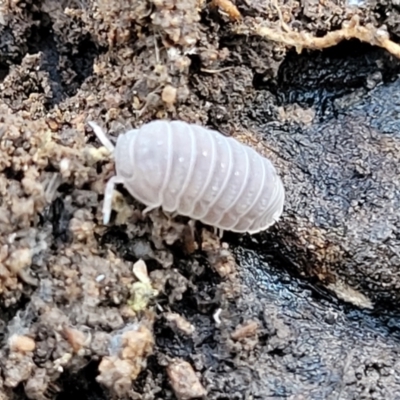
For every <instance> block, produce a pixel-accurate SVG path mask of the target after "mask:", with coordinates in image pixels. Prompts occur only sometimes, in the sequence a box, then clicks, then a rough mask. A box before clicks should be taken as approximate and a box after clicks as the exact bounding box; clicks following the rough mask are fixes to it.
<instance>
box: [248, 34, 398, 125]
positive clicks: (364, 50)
mask: <svg viewBox="0 0 400 400" xmlns="http://www.w3.org/2000/svg"><path fill="white" fill-rule="evenodd" d="M399 72H400V66H399V64H398V62H396V60H394V59H393V58H392V57H391V56H390V55H388V54H387V52H385V51H384V50H382V49H379V48H376V47H371V46H370V45H368V44H364V43H360V42H359V41H357V40H350V41H345V42H342V43H340V44H339V45H337V46H335V47H332V48H329V49H327V50H324V51H315V52H304V53H302V54H300V55H299V54H297V53H296V52H295V51H291V52H289V53H288V55H287V56H286V58H285V60H284V62H283V63H282V65H281V66H280V69H279V73H278V76H277V78H276V79H275V80H273V81H272V80H265V79H264V76H263V75H261V74H255V75H254V81H253V84H254V87H255V89H256V90H263V89H267V90H269V91H271V93H273V94H274V95H275V96H276V97H277V101H278V104H280V105H284V104H294V103H297V104H299V105H300V106H302V107H312V108H314V109H315V110H316V112H317V115H318V116H319V117H321V118H324V117H326V116H328V117H330V116H332V115H335V114H336V113H337V110H336V107H335V100H336V99H338V98H340V97H342V96H344V95H347V94H349V93H352V92H354V91H356V90H359V89H364V90H365V91H368V90H369V89H370V88H373V87H374V86H376V85H377V84H380V83H382V82H383V83H386V82H391V81H394V80H395V79H396V77H397V74H398V73H399ZM268 78H269V77H268Z"/></svg>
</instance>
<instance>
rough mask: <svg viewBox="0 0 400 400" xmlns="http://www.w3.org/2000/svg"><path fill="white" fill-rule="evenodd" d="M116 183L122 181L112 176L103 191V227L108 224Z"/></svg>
mask: <svg viewBox="0 0 400 400" xmlns="http://www.w3.org/2000/svg"><path fill="white" fill-rule="evenodd" d="M117 183H123V179H122V178H120V177H119V176H113V177H112V178H111V179H109V181H108V182H107V185H106V190H105V191H104V203H103V224H104V225H107V224H108V223H109V222H110V216H111V210H112V199H113V193H114V186H115V185H116V184H117Z"/></svg>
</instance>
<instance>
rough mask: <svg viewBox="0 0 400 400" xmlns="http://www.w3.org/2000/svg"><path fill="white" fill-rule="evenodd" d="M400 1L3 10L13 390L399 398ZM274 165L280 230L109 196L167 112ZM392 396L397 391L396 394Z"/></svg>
mask: <svg viewBox="0 0 400 400" xmlns="http://www.w3.org/2000/svg"><path fill="white" fill-rule="evenodd" d="M399 20H400V13H399V5H398V3H397V2H394V1H393V2H391V1H387V2H383V3H380V4H378V3H375V2H371V3H369V4H366V3H363V2H362V1H359V2H358V1H349V2H347V3H345V2H342V1H338V2H331V1H324V2H320V1H313V0H306V1H304V2H301V3H300V2H297V1H292V0H288V1H265V2H263V1H259V0H236V1H231V0H212V1H209V0H136V1H133V0H131V1H128V0H115V1H108V0H82V1H78V0H76V1H74V0H65V1H52V0H47V1H18V0H14V1H1V0H0V172H1V174H0V333H1V335H0V340H1V342H0V400H7V399H11V400H17V399H18V400H19V399H26V398H28V399H34V400H45V399H46V400H53V399H54V400H55V399H57V400H64V399H71V398H74V399H76V400H78V399H85V400H87V399H88V400H108V399H116V398H118V399H138V400H139V399H143V400H161V399H163V400H167V399H171V400H173V399H180V400H184V399H187V400H190V399H199V398H204V399H212V400H213V399H233V400H235V399H237V400H239V399H260V400H264V399H273V398H286V399H292V400H295V399H296V400H300V399H343V400H346V399H395V398H398V393H400V381H399V378H398V375H397V371H398V370H399V368H400V365H399V357H398V354H399V352H400V346H399V339H400V332H399V330H400V319H399V318H398V315H397V310H398V306H399V305H400V294H399V293H400V290H399V289H400V255H399V248H400V237H399V234H398V232H399V228H400V215H399V213H398V210H399V207H400V178H399V177H400V167H399V165H400V156H399V155H400V136H399V132H400V122H399V119H398V115H399V113H400V96H399V94H398V93H399V90H400V81H399V80H398V78H397V77H398V73H399V72H400V61H399V57H400V48H399V45H398V44H397V43H400V31H399ZM157 118H168V119H182V120H185V121H187V122H192V123H198V124H201V125H204V126H208V127H211V128H214V129H216V130H219V131H221V132H223V133H224V134H226V135H231V136H234V137H236V138H237V139H238V140H240V141H241V142H243V143H246V144H248V145H251V146H253V147H254V148H255V149H256V150H257V151H259V152H260V153H261V154H263V155H265V156H268V157H269V158H271V160H272V161H273V163H274V164H275V166H276V167H277V169H278V171H279V173H280V175H281V176H282V179H283V181H284V185H285V188H286V193H287V201H286V206H285V210H284V214H283V216H282V219H281V221H280V222H279V223H278V224H276V225H275V226H274V227H273V228H271V229H270V230H268V231H267V232H264V233H261V234H258V235H254V236H252V237H250V236H248V235H236V234H230V233H225V235H224V237H223V239H220V238H219V237H218V236H216V235H215V234H214V233H213V230H212V228H211V227H205V226H202V225H201V224H200V223H193V221H188V219H187V218H181V217H179V216H178V217H174V218H172V217H171V216H169V215H165V214H164V213H163V212H162V211H161V210H154V211H152V212H150V213H149V214H148V215H145V216H144V215H143V214H142V210H143V209H144V206H143V205H142V204H140V203H138V202H137V201H135V199H133V198H132V197H131V196H130V195H129V194H128V193H127V191H126V190H124V188H123V187H120V186H118V187H117V188H116V192H115V197H114V201H113V213H112V218H111V222H110V224H109V225H107V226H104V225H103V224H102V204H103V193H104V189H105V184H106V182H107V180H108V179H109V178H110V177H111V176H112V175H113V174H114V162H113V160H112V158H111V157H110V156H109V154H108V153H107V151H105V149H104V148H102V147H101V144H100V143H99V142H98V140H97V138H96V137H95V135H94V134H93V132H92V131H91V129H90V127H89V126H88V123H87V122H88V121H95V122H96V123H98V124H99V125H101V126H102V127H103V128H104V130H105V131H106V132H107V134H108V135H109V137H110V138H111V139H112V140H115V138H116V137H117V136H118V134H119V133H121V132H123V131H125V130H127V129H130V128H132V127H135V128H136V127H140V126H141V125H142V124H144V123H146V122H148V121H151V120H154V119H157ZM396 396H397V397H396Z"/></svg>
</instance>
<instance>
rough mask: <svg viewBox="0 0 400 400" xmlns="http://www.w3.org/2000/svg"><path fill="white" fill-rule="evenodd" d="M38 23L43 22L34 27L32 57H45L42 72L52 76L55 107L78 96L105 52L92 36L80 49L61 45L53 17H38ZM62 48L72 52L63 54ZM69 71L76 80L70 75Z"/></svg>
mask: <svg viewBox="0 0 400 400" xmlns="http://www.w3.org/2000/svg"><path fill="white" fill-rule="evenodd" d="M35 19H37V20H39V21H40V25H39V26H37V27H36V26H34V27H32V30H31V35H30V37H29V38H28V40H27V42H28V53H29V54H37V53H38V52H41V53H42V54H43V61H42V65H41V69H42V70H43V71H46V72H47V73H48V74H49V77H50V80H51V89H52V98H51V99H49V106H50V107H51V106H54V105H56V104H58V103H60V102H61V101H63V100H64V99H65V98H66V97H68V96H73V95H75V94H76V92H77V90H78V89H79V87H80V86H81V85H82V83H83V82H84V80H85V79H86V78H88V77H89V76H90V75H91V74H92V72H93V63H94V59H95V57H96V56H97V55H98V54H99V53H100V52H101V50H99V49H97V47H96V45H95V44H94V42H93V41H92V40H91V39H90V37H89V36H88V37H86V38H82V40H81V41H80V43H79V44H78V46H77V48H74V47H73V46H72V45H68V44H66V43H58V42H59V41H60V38H58V36H57V35H56V34H55V33H54V31H53V28H52V21H51V18H50V16H49V15H48V14H47V13H44V12H42V13H37V15H35ZM60 48H68V51H65V52H63V53H60V51H59V49H60ZM68 69H70V74H72V75H73V76H72V77H70V76H68V75H70V74H67V73H66V72H67V70H68ZM71 78H72V79H71ZM66 79H67V80H66Z"/></svg>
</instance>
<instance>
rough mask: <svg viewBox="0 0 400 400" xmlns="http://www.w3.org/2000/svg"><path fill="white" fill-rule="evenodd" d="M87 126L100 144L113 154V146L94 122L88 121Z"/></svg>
mask: <svg viewBox="0 0 400 400" xmlns="http://www.w3.org/2000/svg"><path fill="white" fill-rule="evenodd" d="M88 124H89V125H90V127H91V128H92V129H93V132H94V134H95V135H96V136H97V138H98V139H99V140H100V143H101V144H102V145H103V146H104V147H105V148H106V149H107V150H108V151H109V152H110V153H114V149H115V147H114V145H113V144H112V143H111V141H110V139H109V138H108V137H107V135H106V134H105V133H104V131H103V129H101V128H100V126H99V125H97V124H96V123H95V122H92V121H89V122H88Z"/></svg>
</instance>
